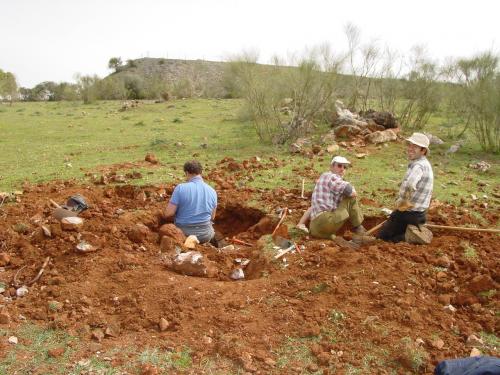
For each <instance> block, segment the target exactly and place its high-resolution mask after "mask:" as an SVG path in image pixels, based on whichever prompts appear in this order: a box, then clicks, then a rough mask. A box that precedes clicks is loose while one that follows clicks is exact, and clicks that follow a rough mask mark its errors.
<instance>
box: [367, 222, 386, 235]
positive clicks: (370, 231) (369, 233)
mask: <svg viewBox="0 0 500 375" xmlns="http://www.w3.org/2000/svg"><path fill="white" fill-rule="evenodd" d="M386 221H387V220H384V221H382V222H381V223H380V224H377V225H375V226H374V227H373V228H372V229H370V230H367V231H366V233H365V235H367V236H370V235H371V234H372V233H375V232H376V231H377V230H379V229H380V228H382V225H384V224H385V222H386Z"/></svg>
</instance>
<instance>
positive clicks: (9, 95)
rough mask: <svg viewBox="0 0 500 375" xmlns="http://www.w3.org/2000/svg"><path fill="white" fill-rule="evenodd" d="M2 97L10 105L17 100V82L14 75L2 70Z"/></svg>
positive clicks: (0, 94) (0, 74) (0, 93)
mask: <svg viewBox="0 0 500 375" xmlns="http://www.w3.org/2000/svg"><path fill="white" fill-rule="evenodd" d="M0 97H1V98H3V99H4V100H9V101H10V104H12V102H13V101H14V100H15V99H16V98H17V82H16V77H15V76H14V74H12V73H10V72H4V71H3V70H1V69H0Z"/></svg>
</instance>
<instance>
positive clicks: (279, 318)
mask: <svg viewBox="0 0 500 375" xmlns="http://www.w3.org/2000/svg"><path fill="white" fill-rule="evenodd" d="M271 164H272V162H271ZM271 167H273V165H264V164H261V163H259V162H258V161H255V160H253V161H252V160H249V161H247V162H246V164H245V163H243V165H238V163H235V162H234V161H231V160H223V161H221V163H220V164H219V169H218V172H217V173H215V172H213V171H212V172H210V173H207V176H206V179H207V180H209V181H211V182H213V183H214V184H215V185H216V186H217V190H218V192H219V209H218V212H219V213H218V218H217V220H216V227H217V230H218V231H219V232H220V233H221V234H222V236H225V237H229V238H231V237H232V236H237V238H239V239H241V240H244V241H246V242H248V243H250V244H251V245H252V246H244V245H238V246H236V249H235V250H234V251H233V252H229V253H226V252H222V251H219V250H218V249H216V248H214V247H211V246H209V245H198V246H197V249H196V250H198V251H200V252H202V253H203V254H204V255H205V256H206V257H207V258H208V259H209V260H210V261H212V262H214V263H215V264H216V265H217V270H218V271H217V272H216V274H215V275H213V277H189V276H185V275H181V274H178V273H175V272H172V271H171V270H169V269H168V268H167V267H166V265H165V264H166V262H165V259H166V257H167V256H168V255H167V254H166V253H165V252H164V251H162V249H161V248H160V238H159V237H160V236H159V234H158V231H159V228H160V227H161V225H163V224H164V222H163V221H162V219H161V218H160V216H159V215H158V212H159V211H160V210H161V208H163V207H164V206H165V204H166V201H168V198H169V197H170V194H171V192H172V189H173V186H146V187H136V186H132V185H126V184H124V185H104V186H99V185H94V184H92V183H89V184H81V183H76V182H72V181H65V182H51V183H47V184H43V185H37V186H26V187H25V190H24V193H23V195H22V196H20V202H18V203H15V204H4V205H3V206H2V207H1V209H0V215H1V228H0V252H2V253H4V256H5V255H6V256H7V257H8V258H10V260H9V261H8V264H6V265H5V266H4V267H3V269H2V271H3V272H0V281H3V282H4V283H5V284H6V285H7V288H6V291H5V292H4V293H3V296H1V295H0V306H1V310H2V313H3V314H4V316H8V317H9V323H8V324H9V326H10V327H11V328H12V327H15V326H16V325H20V324H22V323H23V322H24V320H23V319H26V320H28V321H31V322H33V323H35V324H37V325H39V326H43V327H52V328H58V329H62V330H65V331H67V332H69V333H71V334H73V335H76V336H77V337H79V339H80V341H81V342H82V343H83V345H82V346H81V348H82V349H81V350H79V351H78V352H77V353H76V354H75V356H74V360H75V361H78V360H79V359H81V358H87V357H89V356H91V355H93V354H94V353H95V352H96V351H100V352H105V351H106V350H109V349H111V348H119V349H123V353H125V352H126V348H127V347H129V346H134V347H138V348H146V347H156V348H160V349H162V350H168V351H176V350H180V349H181V348H183V347H184V348H185V347H187V348H189V349H190V351H191V356H192V358H193V362H194V364H199V363H201V362H202V361H203V360H204V359H206V358H223V359H229V361H221V365H220V366H221V367H220V368H219V369H218V371H220V372H222V373H224V371H230V368H241V369H243V372H251V373H260V374H267V373H308V371H310V372H317V371H319V372H318V373H321V371H322V370H323V373H346V372H347V370H348V369H349V368H359V369H363V368H364V369H365V371H368V370H366V369H367V368H369V369H370V370H369V372H370V373H390V372H391V371H392V370H396V372H406V371H418V372H423V373H431V372H432V370H433V367H434V365H435V364H436V363H437V362H438V361H439V360H442V359H444V358H456V357H468V356H469V353H470V351H471V346H469V345H468V344H467V342H466V341H467V338H468V337H469V336H470V335H472V334H475V335H477V336H480V334H481V333H483V332H487V333H490V334H497V332H498V329H499V322H498V316H497V315H495V314H498V307H499V304H498V302H499V300H498V294H495V293H494V292H491V291H495V290H498V283H499V282H500V273H499V272H500V265H499V257H498V248H499V247H498V240H499V237H498V235H494V234H488V233H472V232H468V233H465V232H449V231H442V230H436V231H434V239H433V242H432V244H431V245H409V244H406V243H400V244H389V243H383V242H377V243H374V244H371V245H365V246H362V247H361V248H360V249H359V250H350V249H346V248H341V247H339V246H337V245H335V244H334V243H332V242H331V241H326V240H314V239H312V238H309V237H307V236H305V235H302V236H298V237H297V236H294V238H293V239H295V240H296V242H297V244H298V245H299V246H301V245H303V249H302V251H301V252H300V253H299V252H295V253H293V254H288V255H287V256H285V257H284V258H285V259H286V262H285V261H283V259H280V260H278V261H274V260H273V257H272V256H269V254H266V251H267V250H266V246H267V245H265V243H266V241H265V240H264V239H265V238H269V236H267V237H266V235H269V234H270V233H271V232H272V231H273V229H274V226H275V225H276V222H277V221H278V217H277V215H276V214H275V213H276V210H277V209H279V208H284V207H288V209H289V210H291V213H290V214H289V215H288V217H287V220H285V224H287V225H288V228H290V229H291V228H292V227H293V224H294V223H296V222H297V221H298V218H299V217H300V215H301V214H302V212H303V210H305V209H306V208H307V206H308V204H309V201H308V200H305V199H301V198H300V192H299V191H294V190H286V189H277V190H272V191H269V190H257V189H252V188H237V187H236V185H237V184H236V181H237V180H238V173H247V172H248V171H249V170H253V171H256V170H259V169H262V168H271ZM238 171H242V172H238ZM75 193H80V194H82V195H83V196H85V197H86V198H87V200H88V203H89V205H90V208H89V209H88V210H87V211H85V212H84V213H82V214H81V215H80V216H81V217H82V218H83V219H84V220H85V222H84V225H83V228H81V229H80V230H79V232H75V231H64V230H61V226H60V224H59V223H58V222H57V221H56V220H55V219H53V218H51V212H52V207H51V206H50V203H49V199H52V200H54V201H56V202H59V203H63V202H65V200H66V199H67V198H68V197H69V196H71V195H72V194H75ZM250 200H253V201H256V202H258V205H259V206H260V207H261V208H260V209H255V208H251V207H249V205H248V204H247V202H249V201H250ZM368 203H371V204H376V202H368ZM475 210H476V211H478V212H481V213H482V215H483V217H484V218H486V219H487V220H489V221H490V223H496V222H497V221H498V216H497V215H498V213H492V212H491V211H487V210H486V209H482V208H480V207H475ZM382 220H383V218H382V217H371V218H367V221H366V226H367V227H368V228H370V227H372V226H373V225H375V224H377V223H379V222H380V221H382ZM429 221H431V222H433V223H437V224H446V225H465V224H475V219H474V217H473V216H471V215H470V213H469V211H468V210H467V209H465V208H463V207H462V208H456V207H453V206H445V205H440V206H436V207H434V208H433V209H432V210H431V212H430V214H429ZM42 225H44V226H46V227H47V228H49V229H50V231H51V237H47V236H46V235H44V233H43V231H42V229H41V226H42ZM138 225H139V226H140V228H141V229H140V230H139V229H138ZM281 229H282V230H280V233H281V234H282V235H284V236H286V235H287V230H286V228H281ZM284 229H285V230H284ZM290 233H292V234H293V231H292V230H290ZM344 234H345V236H346V237H349V230H348V228H347V229H346V230H345V231H344ZM263 236H264V237H263ZM259 239H260V240H259ZM81 240H85V241H87V242H88V243H90V244H92V245H93V246H94V247H95V248H96V251H94V252H90V253H85V254H82V253H78V252H77V251H76V250H75V247H76V245H77V244H78V243H79V242H80V241H81ZM468 249H469V250H470V249H474V252H475V256H470V253H467V250H468ZM467 254H469V256H468V255H467ZM46 257H50V261H49V263H48V265H47V267H46V269H45V273H44V274H43V275H42V277H41V278H40V279H39V280H38V281H37V282H36V283H34V284H33V285H32V286H30V287H29V288H28V289H29V293H28V294H27V295H25V296H24V297H16V293H15V291H16V290H15V288H14V286H13V285H12V282H13V278H14V276H15V275H16V273H17V272H18V271H19V270H20V269H21V268H22V267H24V268H23V269H22V270H21V271H20V272H19V273H18V275H17V279H18V280H19V283H20V284H22V283H25V282H27V281H29V280H31V279H32V278H33V277H34V276H35V275H36V274H37V273H38V271H39V269H40V267H41V266H42V263H43V261H44V260H45V259H46ZM235 258H248V259H250V264H249V266H248V268H247V270H246V273H247V274H246V279H245V280H240V281H233V280H231V278H230V277H229V275H230V273H231V271H232V269H234V267H235V264H234V259H235ZM167 263H168V262H167ZM450 304H451V305H452V306H453V307H454V308H456V311H450V310H449V309H446V308H444V307H445V306H447V305H450ZM162 318H163V319H164V320H165V321H166V322H167V324H166V325H165V326H164V327H163V330H160V328H159V322H160V320H161V319H162ZM0 327H2V326H0ZM4 328H5V326H4ZM291 338H292V339H293V340H297V341H296V342H301V343H305V345H307V347H308V348H309V350H310V354H311V358H312V362H311V361H309V362H307V361H306V362H304V361H301V360H300V359H297V358H296V357H290V356H289V358H292V359H291V360H289V361H288V362H287V363H283V362H282V357H283V356H284V355H287V354H286V353H284V352H283V350H282V348H283V347H284V343H286V342H287V340H288V342H290V340H291ZM417 339H421V341H420V340H417ZM438 339H440V340H442V344H443V345H441V343H440V341H439V340H438ZM476 347H478V348H479V349H480V350H481V351H482V352H483V353H484V354H492V355H497V354H498V353H497V352H496V351H495V349H494V348H492V347H489V346H487V345H486V344H484V345H482V346H481V345H480V346H478V345H476ZM0 349H2V350H0V353H4V355H5V353H7V351H8V350H7V349H8V348H7V346H6V344H2V346H1V347H0ZM289 350H290V351H292V352H293V345H292V347H291V348H289ZM414 353H420V354H421V355H422V358H423V363H422V364H421V366H420V367H418V366H417V367H415V366H416V364H415V358H414V355H413V354H414ZM288 354H289V353H288ZM367 354H371V355H372V356H371V357H368V360H367ZM370 358H383V361H377V360H373V361H371V362H370ZM127 361H128V358H127V356H126V354H120V352H115V354H114V356H113V358H112V364H113V365H115V366H117V367H119V366H121V365H122V364H123V363H125V362H127ZM367 361H368V364H367ZM228 363H230V364H231V366H234V367H230V368H226V369H225V368H224V366H229V365H228ZM367 366H368V367H367ZM189 371H190V370H186V372H189ZM197 371H198V372H199V370H197Z"/></svg>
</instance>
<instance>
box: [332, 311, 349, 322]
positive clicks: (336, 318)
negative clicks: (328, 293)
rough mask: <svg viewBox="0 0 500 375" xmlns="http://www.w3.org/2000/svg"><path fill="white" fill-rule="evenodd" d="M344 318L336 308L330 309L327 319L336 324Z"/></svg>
mask: <svg viewBox="0 0 500 375" xmlns="http://www.w3.org/2000/svg"><path fill="white" fill-rule="evenodd" d="M344 319H345V315H344V313H343V312H341V311H337V310H331V311H330V314H329V315H328V320H329V321H330V322H332V323H335V324H338V323H339V322H341V321H342V320H344Z"/></svg>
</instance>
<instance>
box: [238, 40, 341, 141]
mask: <svg viewBox="0 0 500 375" xmlns="http://www.w3.org/2000/svg"><path fill="white" fill-rule="evenodd" d="M340 63H341V59H339V58H337V57H335V56H333V55H332V54H331V51H330V49H329V48H328V47H327V46H321V47H319V48H314V49H312V50H311V51H309V52H308V53H307V54H305V55H304V56H302V57H299V58H297V59H290V60H289V61H288V62H281V61H280V60H279V59H277V58H275V60H274V64H273V65H267V66H262V65H258V64H257V63H256V58H255V56H250V55H245V56H242V58H239V59H237V60H234V61H233V62H231V74H232V76H233V77H234V80H235V85H236V87H237V89H236V90H235V89H234V88H233V91H234V92H235V94H238V93H241V94H242V96H243V97H244V98H245V99H246V104H247V108H248V112H249V113H250V114H251V118H252V120H253V123H254V126H255V129H256V131H257V134H258V136H259V138H260V139H261V140H263V141H266V142H272V143H275V144H276V143H285V142H288V141H293V140H295V139H297V138H298V137H300V136H303V135H305V134H307V133H308V132H310V131H311V130H312V128H313V121H314V120H316V119H320V118H322V117H323V116H322V115H323V114H324V113H325V112H326V111H327V110H328V108H329V107H330V106H331V104H332V101H333V99H334V98H333V94H334V92H335V91H334V90H335V83H336V79H337V71H338V69H339V66H340ZM287 65H288V66H287ZM285 107H286V108H285Z"/></svg>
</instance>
